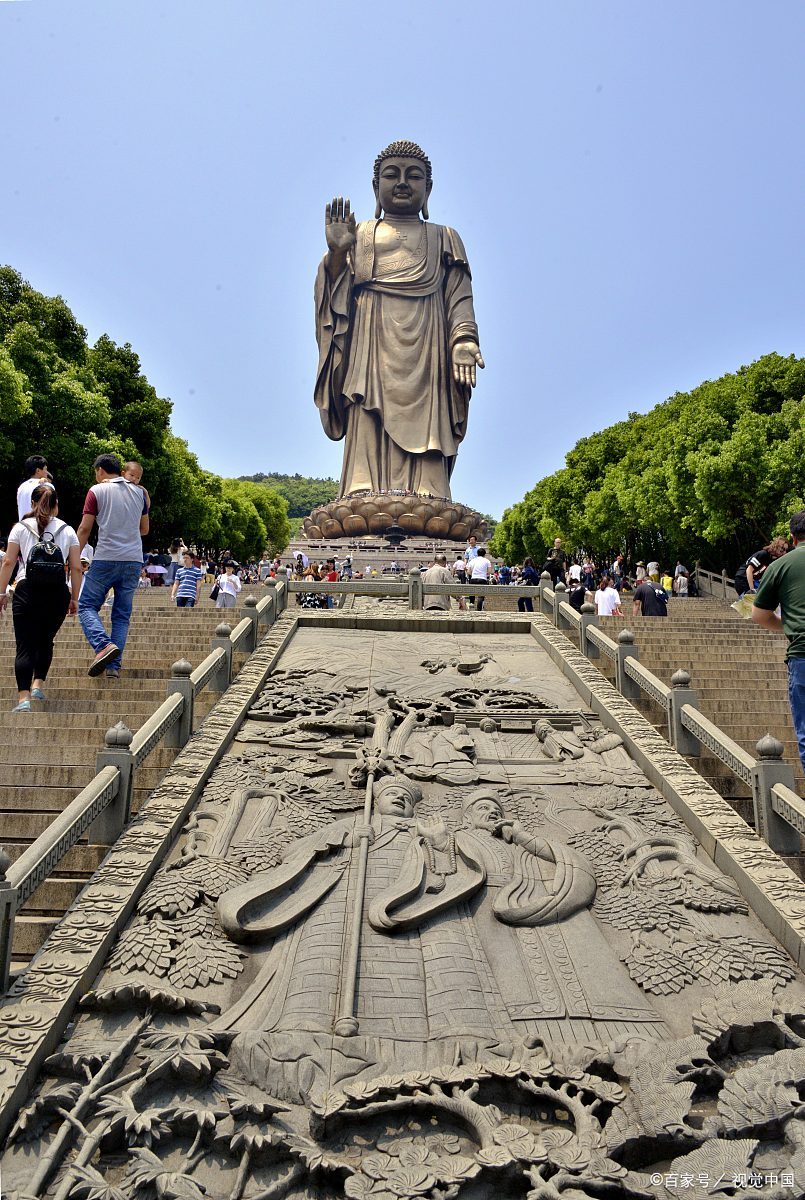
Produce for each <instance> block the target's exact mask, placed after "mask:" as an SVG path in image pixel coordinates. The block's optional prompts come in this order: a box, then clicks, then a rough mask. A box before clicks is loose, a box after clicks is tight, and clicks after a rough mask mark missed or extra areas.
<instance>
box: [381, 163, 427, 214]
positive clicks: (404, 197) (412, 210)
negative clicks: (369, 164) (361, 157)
mask: <svg viewBox="0 0 805 1200" xmlns="http://www.w3.org/2000/svg"><path fill="white" fill-rule="evenodd" d="M431 186H432V185H431V183H429V182H428V178H427V175H426V173H425V165H424V163H421V162H420V161H419V159H417V158H387V159H385V160H384V161H383V162H382V163H381V164H380V178H379V180H378V183H377V187H376V188H375V192H376V195H377V197H378V199H379V200H380V205H381V208H382V209H383V211H384V212H385V213H386V214H387V215H388V216H397V217H415V216H416V215H417V214H418V213H420V212H421V211H422V209H423V207H424V205H425V201H426V200H427V198H428V196H429V195H430V189H431Z"/></svg>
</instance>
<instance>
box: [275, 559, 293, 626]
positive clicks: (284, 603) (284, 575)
mask: <svg viewBox="0 0 805 1200" xmlns="http://www.w3.org/2000/svg"><path fill="white" fill-rule="evenodd" d="M277 576H278V578H279V579H280V580H282V582H283V583H284V584H285V587H284V588H283V589H282V600H281V601H280V607H279V609H278V610H277V609H276V608H275V612H274V620H275V621H276V619H277V617H278V616H279V615H280V613H281V612H285V609H286V608H287V607H288V580H289V579H290V577H291V576H290V572H289V570H288V568H287V567H277ZM274 586H275V587H276V586H277V585H276V584H275V585H274ZM275 595H276V593H275Z"/></svg>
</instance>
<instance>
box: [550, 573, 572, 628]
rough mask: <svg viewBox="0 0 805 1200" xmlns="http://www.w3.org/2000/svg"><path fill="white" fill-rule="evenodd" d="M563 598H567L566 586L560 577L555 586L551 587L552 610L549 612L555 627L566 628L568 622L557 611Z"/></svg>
mask: <svg viewBox="0 0 805 1200" xmlns="http://www.w3.org/2000/svg"><path fill="white" fill-rule="evenodd" d="M565 600H567V588H566V587H565V585H564V584H563V583H562V581H561V579H560V580H559V582H558V583H557V585H556V587H555V588H554V589H553V612H552V613H551V616H552V617H553V623H554V625H555V626H556V628H557V629H566V628H567V626H568V624H569V622H568V621H567V620H566V619H565V618H564V617H563V616H562V614H561V613H560V612H559V605H560V604H562V603H563V601H565Z"/></svg>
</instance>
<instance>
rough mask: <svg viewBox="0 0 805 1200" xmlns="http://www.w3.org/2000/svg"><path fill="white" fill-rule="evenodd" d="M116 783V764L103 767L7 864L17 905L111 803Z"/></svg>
mask: <svg viewBox="0 0 805 1200" xmlns="http://www.w3.org/2000/svg"><path fill="white" fill-rule="evenodd" d="M119 784H120V773H119V771H118V770H117V768H116V767H104V768H103V770H101V771H99V772H98V774H97V775H96V776H95V777H94V778H93V779H92V780H90V782H89V783H88V784H87V786H86V787H85V788H83V790H82V791H80V792H79V793H78V795H77V796H76V797H75V799H74V800H71V802H70V803H69V804H68V805H67V807H66V808H65V810H64V812H62V813H59V815H58V816H57V817H56V819H55V820H54V821H51V823H50V825H48V827H47V829H46V830H45V831H44V832H43V833H40V835H39V837H38V838H37V839H36V841H35V842H33V844H32V845H30V846H29V847H28V848H27V850H25V851H23V853H22V854H21V855H20V857H19V858H18V859H17V861H16V862H15V863H13V864H12V865H11V866H10V867H9V869H8V872H7V879H8V882H9V883H10V884H11V885H12V887H14V888H15V889H16V893H17V907H18V908H19V907H20V906H21V905H23V904H24V903H25V901H26V900H27V899H28V898H29V896H32V895H33V893H34V892H35V891H36V889H37V888H38V887H39V885H40V884H41V883H44V881H45V880H46V879H47V877H48V875H50V873H51V872H52V871H53V868H54V867H55V866H56V865H57V864H58V863H59V862H60V861H61V860H62V859H63V858H64V856H65V854H66V853H67V851H68V850H70V849H72V847H73V846H75V844H76V842H78V840H79V839H80V838H81V837H82V835H83V834H84V833H86V831H87V829H88V828H89V827H90V825H91V824H92V822H93V821H94V820H95V818H96V817H97V816H99V815H100V813H102V812H103V810H104V809H105V808H106V807H107V806H108V805H109V804H111V802H112V801H113V800H114V798H115V796H117V791H118V787H119Z"/></svg>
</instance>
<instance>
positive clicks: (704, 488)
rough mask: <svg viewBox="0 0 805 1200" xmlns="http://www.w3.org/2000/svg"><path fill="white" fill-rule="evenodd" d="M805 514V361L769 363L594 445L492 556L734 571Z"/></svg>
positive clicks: (521, 507) (536, 492)
mask: <svg viewBox="0 0 805 1200" xmlns="http://www.w3.org/2000/svg"><path fill="white" fill-rule="evenodd" d="M801 508H805V359H802V358H795V357H794V355H790V356H789V357H787V358H784V357H782V356H781V355H779V354H766V355H764V357H763V358H760V359H758V361H757V362H754V363H752V364H751V366H747V367H741V368H740V369H739V370H738V371H736V372H735V373H734V374H731V375H724V376H723V377H722V378H721V379H717V380H715V381H710V380H708V381H706V382H705V383H702V384H700V385H699V386H698V387H696V388H694V389H693V390H692V391H690V392H678V393H677V394H676V395H674V396H672V397H671V398H670V399H669V400H666V401H665V402H664V403H662V404H658V405H656V407H654V408H652V409H651V410H650V411H649V412H647V413H645V414H640V413H629V415H628V418H627V419H626V420H625V421H620V422H618V424H616V425H610V426H609V427H608V428H607V429H603V430H602V431H601V432H600V433H594V434H592V435H591V436H590V437H586V438H583V439H582V440H581V441H580V442H578V443H577V445H576V446H575V447H574V448H573V449H572V450H571V451H570V453H569V454H568V455H567V458H566V460H565V466H564V467H563V468H562V469H561V470H559V471H556V472H554V474H553V475H548V476H546V477H545V478H544V479H541V480H540V481H539V482H538V483H537V484H536V485H535V486H534V487H533V488H532V489H531V491H529V492H527V493H526V495H525V496H524V497H523V499H522V500H521V501H520V502H519V503H518V504H515V505H514V506H513V507H512V508H509V509H507V510H506V512H505V513H504V514H503V518H502V520H501V522H500V524H499V525H498V527H497V530H496V533H495V538H494V540H493V544H492V548H493V550H494V552H495V553H496V554H500V555H502V556H504V557H505V558H506V559H507V560H508V561H510V562H518V561H522V559H523V557H524V555H526V554H530V555H532V556H533V557H534V559H535V561H536V562H537V563H540V562H542V561H543V560H544V557H545V555H546V553H547V548H548V546H549V545H550V544H551V542H552V540H553V538H555V537H561V538H563V539H564V542H565V545H566V546H567V547H568V548H570V549H582V550H585V551H589V552H591V553H593V554H594V555H596V556H597V557H598V559H599V560H601V559H606V558H609V557H610V556H611V555H614V554H615V553H617V551H619V550H623V551H624V552H625V553H626V554H627V557H628V558H629V559H630V560H631V562H632V563H634V562H635V561H636V560H637V559H638V558H642V559H645V560H646V561H648V560H649V559H653V558H656V559H657V560H658V561H659V562H660V563H662V564H663V565H666V566H667V565H670V566H673V564H674V563H675V561H676V559H677V557H678V556H679V557H681V558H682V561H683V562H686V563H688V565H691V564H692V563H693V562H694V561H695V560H696V559H699V560H700V561H701V563H702V565H703V566H706V567H712V568H715V569H720V568H721V567H722V566H726V567H727V569H728V570H729V571H732V570H734V568H735V567H736V566H738V565H739V564H740V563H741V562H742V561H744V560H745V558H746V557H747V555H748V554H750V553H751V552H752V551H753V550H756V549H758V548H759V547H760V546H762V545H763V544H764V543H766V542H768V541H769V540H770V538H771V537H772V536H773V535H775V534H778V533H787V531H788V529H787V526H788V519H789V517H790V516H791V514H792V513H793V512H795V511H796V510H797V509H801Z"/></svg>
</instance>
